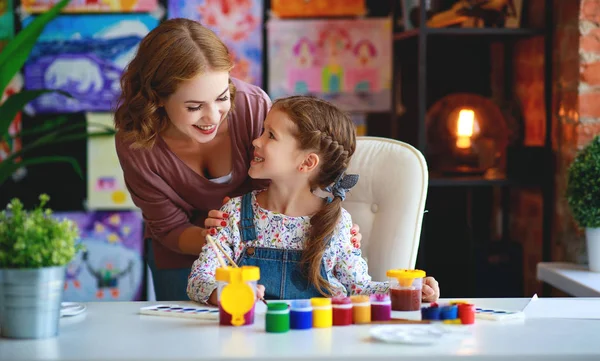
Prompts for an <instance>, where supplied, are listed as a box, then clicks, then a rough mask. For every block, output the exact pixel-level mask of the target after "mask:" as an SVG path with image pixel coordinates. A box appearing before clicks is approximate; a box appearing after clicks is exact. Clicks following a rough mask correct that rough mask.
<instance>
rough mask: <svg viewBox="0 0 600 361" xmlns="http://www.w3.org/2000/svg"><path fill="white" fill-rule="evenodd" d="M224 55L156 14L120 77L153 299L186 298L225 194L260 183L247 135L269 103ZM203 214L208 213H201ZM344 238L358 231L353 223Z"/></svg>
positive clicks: (123, 136)
mask: <svg viewBox="0 0 600 361" xmlns="http://www.w3.org/2000/svg"><path fill="white" fill-rule="evenodd" d="M232 68H233V63H232V61H231V56H230V54H229V51H228V49H227V47H226V46H225V45H224V44H223V42H222V41H221V40H220V39H219V38H218V37H217V36H216V35H215V34H214V33H213V32H212V31H210V30H208V29H207V28H205V27H203V26H201V25H200V24H199V23H197V22H195V21H192V20H188V19H171V20H167V21H164V22H162V23H161V24H160V25H159V26H158V27H156V28H155V29H153V30H152V31H151V32H150V33H149V34H148V35H147V36H146V37H145V38H144V39H143V40H142V42H141V43H140V46H139V49H138V52H137V54H136V56H135V58H134V59H133V60H132V61H131V63H130V64H129V66H128V67H127V69H126V70H125V72H124V73H123V76H122V78H121V87H122V94H121V97H120V99H119V104H118V107H117V110H116V113H115V128H116V129H117V136H116V138H115V145H116V149H117V154H118V157H119V162H120V164H121V168H122V169H123V174H124V177H125V182H126V184H127V188H128V190H129V192H130V193H131V196H132V199H133V201H134V203H135V204H136V206H138V207H139V208H140V209H141V210H142V213H143V216H144V221H145V223H146V229H145V238H146V239H147V253H146V257H147V261H148V264H149V266H150V269H151V271H152V278H153V281H154V288H155V292H156V299H157V300H159V301H173V300H183V299H187V295H186V287H187V278H188V275H189V272H190V269H191V265H192V264H193V262H194V260H196V259H197V258H198V255H199V254H200V251H201V249H202V246H203V245H204V243H205V236H206V232H210V231H212V232H213V233H216V229H214V228H212V229H211V227H219V226H224V225H225V224H226V223H225V222H224V221H223V219H225V218H227V216H228V215H227V214H223V213H222V212H219V211H217V209H219V208H220V207H221V205H222V202H223V200H224V199H225V197H230V196H237V195H241V194H244V193H246V192H248V191H251V190H254V189H262V188H264V187H266V185H267V184H268V183H267V182H265V181H253V180H252V179H251V178H249V177H248V169H249V167H250V161H251V160H252V158H253V146H252V141H253V140H254V139H256V138H258V137H259V136H260V134H261V132H262V127H263V121H264V119H265V117H266V115H267V112H268V111H269V108H270V107H271V101H270V99H269V97H268V96H267V94H266V93H265V92H264V91H263V90H261V89H260V88H259V87H256V86H253V85H250V84H247V83H244V82H242V81H240V80H237V79H233V78H231V77H230V75H229V72H230V71H231V69H232ZM208 217H210V218H208ZM353 234H354V235H353V240H352V242H353V243H354V244H355V245H357V246H359V244H360V238H361V235H360V234H359V233H358V227H357V226H356V225H355V226H354V228H353Z"/></svg>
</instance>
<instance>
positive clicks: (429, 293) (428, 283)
mask: <svg viewBox="0 0 600 361" xmlns="http://www.w3.org/2000/svg"><path fill="white" fill-rule="evenodd" d="M421 297H422V298H423V302H437V300H438V299H439V298H440V286H439V284H438V281H436V280H435V278H433V277H425V279H424V280H423V289H422V290H421Z"/></svg>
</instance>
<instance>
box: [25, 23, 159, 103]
mask: <svg viewBox="0 0 600 361" xmlns="http://www.w3.org/2000/svg"><path fill="white" fill-rule="evenodd" d="M31 20H32V17H31V16H30V17H27V18H26V20H25V21H24V25H25V26H27V25H28V24H29V23H31ZM156 25H158V19H156V18H154V17H153V16H151V15H149V14H102V15H87V14H86V15H61V16H59V17H57V18H56V19H54V20H53V21H51V22H50V23H49V24H48V25H47V26H46V28H45V29H44V31H43V32H42V35H41V36H40V38H39V40H38V42H37V43H36V45H35V46H34V48H33V51H32V53H31V55H30V56H29V58H28V60H27V62H26V64H25V67H24V74H25V87H26V88H27V89H42V88H47V89H60V90H64V91H66V92H68V93H69V94H71V95H72V98H68V97H65V96H64V95H61V94H58V93H49V94H45V95H43V96H41V97H39V98H38V99H36V100H35V101H33V102H31V103H30V104H29V106H28V110H29V111H31V112H32V113H68V112H78V111H110V110H113V109H114V107H115V105H116V101H117V99H118V96H119V94H120V89H121V86H120V84H119V80H120V77H121V73H122V71H123V68H124V67H125V66H126V65H127V64H128V63H129V62H130V61H131V59H132V58H133V56H134V55H135V53H136V51H137V46H138V44H139V42H140V41H141V39H142V38H143V37H144V36H145V35H146V34H147V33H148V32H149V31H150V30H151V29H153V28H154V27H156Z"/></svg>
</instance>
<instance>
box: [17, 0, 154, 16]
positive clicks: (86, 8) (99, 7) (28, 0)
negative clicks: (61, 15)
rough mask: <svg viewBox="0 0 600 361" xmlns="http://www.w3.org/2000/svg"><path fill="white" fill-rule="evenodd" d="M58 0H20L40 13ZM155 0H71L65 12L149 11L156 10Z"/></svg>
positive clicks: (33, 10) (29, 11)
mask: <svg viewBox="0 0 600 361" xmlns="http://www.w3.org/2000/svg"><path fill="white" fill-rule="evenodd" d="M58 1H59V0H22V1H21V8H22V9H23V11H25V12H28V13H32V14H33V13H42V12H45V11H46V10H48V9H50V8H51V7H52V6H54V5H55V4H56V3H57V2H58ZM157 6H158V1H157V0H71V2H70V3H69V5H67V7H66V8H65V9H64V10H63V12H65V13H87V12H119V13H127V12H151V11H154V10H156V8H157Z"/></svg>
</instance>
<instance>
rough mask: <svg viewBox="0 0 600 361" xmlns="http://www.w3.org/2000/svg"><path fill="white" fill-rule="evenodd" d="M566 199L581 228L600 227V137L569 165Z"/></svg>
mask: <svg viewBox="0 0 600 361" xmlns="http://www.w3.org/2000/svg"><path fill="white" fill-rule="evenodd" d="M566 198H567V202H568V204H569V208H570V209H571V213H572V214H573V218H574V219H575V221H576V222H577V223H578V224H579V226H580V227H582V228H598V227H600V136H596V137H595V138H594V139H593V140H592V141H591V142H590V143H589V144H587V145H586V146H585V147H584V148H583V149H582V150H581V151H580V152H579V153H578V154H577V156H576V157H575V159H574V160H573V162H572V163H571V164H570V165H569V169H568V171H567V189H566Z"/></svg>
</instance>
